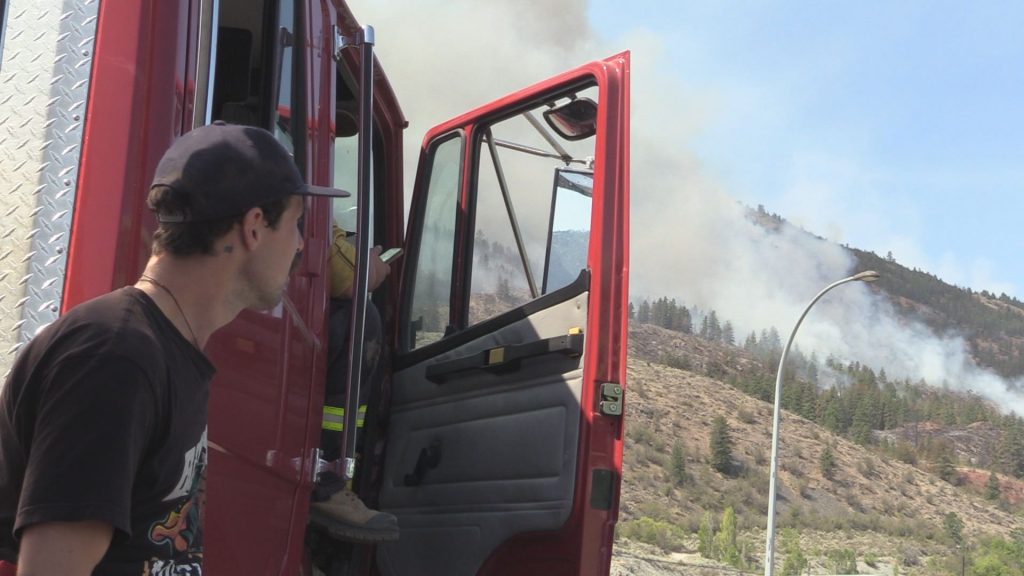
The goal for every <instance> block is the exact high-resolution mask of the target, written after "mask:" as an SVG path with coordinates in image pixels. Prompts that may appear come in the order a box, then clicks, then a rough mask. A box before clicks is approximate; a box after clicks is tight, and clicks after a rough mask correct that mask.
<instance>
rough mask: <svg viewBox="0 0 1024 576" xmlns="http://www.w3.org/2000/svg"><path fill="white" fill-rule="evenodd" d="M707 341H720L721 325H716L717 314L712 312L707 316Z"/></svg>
mask: <svg viewBox="0 0 1024 576" xmlns="http://www.w3.org/2000/svg"><path fill="white" fill-rule="evenodd" d="M707 339H708V340H713V341H716V342H717V341H719V340H721V339H722V325H721V324H719V323H718V313H717V312H715V311H714V310H712V311H711V313H710V314H708V335H707Z"/></svg>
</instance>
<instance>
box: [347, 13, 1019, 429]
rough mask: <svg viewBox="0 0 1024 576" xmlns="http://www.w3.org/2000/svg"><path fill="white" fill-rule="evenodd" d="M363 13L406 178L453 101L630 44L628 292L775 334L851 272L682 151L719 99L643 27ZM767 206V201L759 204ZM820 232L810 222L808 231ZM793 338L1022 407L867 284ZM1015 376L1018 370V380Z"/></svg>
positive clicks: (826, 245) (833, 297) (461, 105)
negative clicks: (613, 34) (757, 217)
mask: <svg viewBox="0 0 1024 576" xmlns="http://www.w3.org/2000/svg"><path fill="white" fill-rule="evenodd" d="M350 5H351V6H352V9H353V12H354V13H355V14H356V15H357V16H358V17H359V18H360V19H361V22H362V23H364V24H372V25H373V26H374V27H375V29H376V38H377V46H376V50H377V54H378V56H379V57H380V60H381V62H382V65H383V67H384V69H385V70H386V71H387V74H388V76H389V78H390V80H391V82H392V85H393V86H394V88H395V91H396V93H397V94H398V96H399V99H400V101H401V103H402V107H403V111H404V112H405V115H406V117H407V118H408V119H409V121H410V127H409V129H408V130H407V131H406V135H405V138H406V147H405V159H406V160H405V161H406V174H407V183H410V182H411V175H412V174H414V173H415V164H416V160H417V158H418V150H419V146H420V144H421V138H422V136H423V134H424V133H425V132H426V130H427V129H428V128H429V127H430V126H432V125H435V124H437V123H440V122H442V121H444V120H447V119H448V118H451V117H453V116H456V115H458V114H459V113H461V112H463V111H465V110H467V109H469V108H472V107H475V106H479V105H481V104H484V103H486V102H488V101H491V100H493V99H495V98H498V97H501V96H503V95H504V94H506V93H508V92H511V91H514V90H517V89H519V88H522V87H524V86H526V85H529V84H532V83H534V82H537V81H539V80H542V79H544V78H546V77H548V76H551V75H553V74H556V73H558V72H561V71H563V70H565V69H567V68H571V67H574V66H576V65H579V64H582V63H584V62H586V61H589V60H594V59H599V58H603V57H606V56H609V55H611V54H614V53H616V52H619V51H621V50H624V49H627V48H628V49H630V50H631V51H632V75H631V82H632V110H631V125H632V136H631V140H632V141H631V174H632V178H631V184H630V186H631V211H632V212H631V231H632V232H631V234H632V235H631V240H630V241H631V256H630V257H631V269H630V292H631V298H633V299H638V298H644V297H647V298H657V297H660V296H668V297H671V298H676V300H677V301H682V302H684V303H685V304H686V305H688V306H694V305H695V306H698V307H700V308H702V309H714V310H716V311H717V312H718V314H719V317H720V318H722V319H723V320H725V319H728V320H730V321H732V323H733V325H734V326H735V328H736V335H737V339H738V340H740V341H742V339H743V338H744V337H745V335H746V334H749V333H750V332H751V331H757V332H758V333H759V332H760V330H761V329H763V328H767V327H771V326H775V327H777V328H778V330H779V332H780V334H781V335H782V338H783V340H784V341H785V339H786V338H787V337H788V335H789V331H790V330H791V329H792V327H793V324H794V323H795V322H796V320H797V318H798V317H799V315H800V312H801V311H802V310H803V308H804V306H806V304H807V303H808V302H809V301H810V299H811V298H813V297H814V295H815V294H816V293H817V292H818V291H819V290H821V289H822V288H824V287H825V286H827V285H828V284H830V283H832V282H834V281H836V280H838V279H841V278H844V277H846V276H849V275H852V274H854V273H856V272H859V270H854V265H855V261H854V258H853V257H852V255H851V254H850V253H849V252H847V251H846V250H844V249H843V248H842V247H840V246H838V245H836V244H834V243H832V242H828V241H826V240H822V239H818V238H815V237H814V236H812V235H810V234H807V233H804V232H802V231H800V230H797V229H795V228H792V227H783V228H782V229H781V230H779V231H769V230H766V229H765V228H764V227H762V226H759V225H756V224H755V223H753V222H752V221H751V220H750V219H749V218H748V216H747V215H748V209H747V208H746V207H744V206H742V205H740V204H738V203H737V202H736V201H735V200H734V199H733V198H732V197H730V194H729V191H728V190H723V189H722V188H721V187H720V185H718V184H717V183H716V181H717V180H720V179H717V178H716V177H715V175H714V174H708V173H706V171H705V170H704V169H703V168H702V166H701V163H700V162H699V160H698V158H697V157H696V156H695V154H694V151H693V149H692V148H691V143H692V142H693V141H694V140H695V138H696V137H697V136H699V135H700V133H701V128H702V126H704V125H706V124H708V123H710V122H714V119H715V117H716V115H719V114H725V113H727V111H723V110H719V109H717V108H716V98H715V94H713V93H711V92H709V91H707V90H704V89H702V88H701V87H700V86H693V85H689V84H687V83H686V82H685V79H683V78H677V77H675V76H674V75H673V65H672V62H670V61H668V59H667V56H666V53H665V50H664V44H663V41H662V39H661V38H660V37H659V36H658V35H657V34H655V33H652V32H649V31H644V30H631V31H624V32H623V34H622V35H621V36H620V37H618V38H601V37H598V36H597V35H596V34H595V33H594V31H593V30H592V28H591V27H590V26H589V24H588V20H587V5H586V2H585V1H583V0H572V1H563V2H559V3H557V4H552V3H549V2H543V1H541V0H528V1H521V0H520V1H512V0H500V1H499V0H496V1H492V2H475V1H470V0H454V1H453V0H446V1H437V0H433V1H422V2H420V1H417V2H412V1H411V0H405V1H399V0H390V1H376V2H363V1H356V0H353V1H351V2H350ZM768 208H769V209H771V207H770V206H769V207H768ZM816 232H819V233H820V232H823V231H816ZM795 343H796V345H798V346H799V347H800V349H801V350H803V351H804V352H806V353H808V354H809V353H810V352H811V351H815V352H817V353H818V355H819V356H820V357H826V356H828V355H830V354H831V355H834V356H836V357H837V358H841V359H844V360H851V361H852V360H857V361H860V362H861V363H863V364H865V365H868V366H871V367H874V368H884V369H885V370H886V372H887V374H888V375H889V376H890V377H897V378H902V377H906V378H911V379H914V380H917V379H919V378H924V379H925V380H926V381H928V382H929V383H930V384H933V385H947V386H949V387H950V388H954V389H962V390H972V391H974V392H977V393H979V394H981V395H983V396H986V397H988V398H990V399H991V400H993V401H994V402H996V403H997V404H998V405H999V406H1003V407H1006V408H1008V409H1011V410H1013V411H1015V412H1016V413H1018V414H1024V399H1022V398H1021V397H1020V396H1019V395H1018V394H1016V393H1014V392H1010V391H1008V390H1009V388H1008V385H1009V383H1008V382H1006V381H1004V380H1002V379H1001V378H999V377H998V376H996V375H995V374H993V373H991V372H989V371H987V370H984V369H981V368H979V367H977V366H976V365H975V364H974V363H973V361H972V360H971V358H970V355H969V354H968V352H967V345H966V342H965V340H964V339H963V338H962V337H960V336H956V335H942V336H940V335H936V334H934V333H933V332H932V331H930V330H929V329H928V328H927V327H926V326H924V325H923V324H919V323H914V322H910V321H908V320H906V319H905V318H902V317H900V316H899V315H897V314H896V313H895V311H894V310H893V308H892V307H891V305H890V304H889V303H888V301H887V300H886V299H885V298H884V297H883V296H882V295H881V294H879V293H878V292H877V291H876V289H874V288H872V287H871V286H870V285H865V284H862V283H859V282H858V283H850V284H846V285H843V286H840V287H838V288H837V289H835V290H834V291H832V292H830V293H829V294H828V295H827V296H825V298H824V299H823V300H822V301H820V302H819V303H818V304H817V305H816V306H815V308H814V309H813V310H812V311H811V313H810V314H809V316H808V318H807V320H806V321H805V322H804V324H803V326H802V327H801V329H800V333H799V335H798V336H797V339H796V342H795ZM1016 384H1017V385H1021V384H1024V383H1022V382H1017V383H1016Z"/></svg>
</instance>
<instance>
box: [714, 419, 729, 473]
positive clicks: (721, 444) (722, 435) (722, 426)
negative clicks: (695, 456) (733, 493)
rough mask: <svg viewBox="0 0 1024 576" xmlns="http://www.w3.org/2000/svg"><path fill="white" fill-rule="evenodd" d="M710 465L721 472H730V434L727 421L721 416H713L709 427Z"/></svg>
mask: <svg viewBox="0 0 1024 576" xmlns="http://www.w3.org/2000/svg"><path fill="white" fill-rule="evenodd" d="M710 448H711V467H712V468H714V469H715V470H718V471H719V472H721V473H722V474H730V473H731V472H732V435H731V433H730V431H729V423H728V422H726V421H725V418H724V417H722V416H715V420H714V424H712V427H711V443H710Z"/></svg>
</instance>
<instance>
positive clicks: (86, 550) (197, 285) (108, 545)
mask: <svg viewBox="0 0 1024 576" xmlns="http://www.w3.org/2000/svg"><path fill="white" fill-rule="evenodd" d="M307 194H319V195H327V196H345V195H347V194H346V193H345V192H342V191H340V190H334V189H330V188H318V187H313V186H307V185H306V184H304V183H303V182H302V178H301V176H300V175H299V172H298V170H297V168H296V166H295V163H294V162H293V161H292V159H291V157H290V155H289V154H288V152H287V151H286V150H285V149H284V148H283V147H282V146H281V144H280V143H278V142H277V140H276V139H275V138H274V136H273V135H272V134H270V133H269V132H267V131H265V130H261V129H258V128H252V127H242V126H228V125H224V124H222V123H216V124H214V125H211V126H205V127H202V128H198V129H196V130H193V131H192V132H190V133H188V134H186V135H184V136H182V137H181V138H180V139H178V140H177V141H176V142H175V143H174V144H173V145H172V146H171V148H170V149H169V150H168V151H167V153H166V154H165V155H164V157H163V159H162V160H161V161H160V164H159V166H158V167H157V170H156V176H155V178H154V181H153V185H152V186H151V188H150V193H149V200H148V203H149V206H150V208H151V209H152V210H154V211H155V212H156V215H157V220H158V221H159V223H160V224H159V227H158V229H157V231H156V233H155V234H154V238H153V255H152V257H151V258H150V260H149V262H148V264H147V265H146V269H145V272H144V273H143V275H142V276H141V278H140V279H139V281H138V282H137V283H136V284H135V285H134V286H128V287H124V288H121V289H119V290H116V291H114V292H112V293H110V294H107V295H104V296H100V297H99V298H96V299H94V300H91V301H89V302H86V303H84V304H81V305H79V306H77V307H75V308H74V309H72V310H71V311H69V312H68V313H67V314H65V315H64V316H63V317H61V318H60V319H59V320H57V321H56V322H54V323H53V324H51V325H50V326H48V327H47V328H46V329H44V330H43V331H42V332H41V333H40V334H39V335H38V336H37V337H36V338H35V339H33V340H32V341H31V342H30V343H29V344H28V345H27V346H26V347H25V349H24V350H23V351H22V352H21V354H20V355H19V357H18V359H17V360H16V362H15V364H14V367H13V368H12V370H11V375H10V377H9V378H8V380H7V382H6V384H5V385H4V388H3V391H2V392H0V562H4V561H5V562H7V563H10V564H13V563H17V564H18V565H19V568H18V569H19V574H26V575H36V574H42V575H50V574H60V575H62V576H74V575H88V574H97V575H122V574H125V575H127V574H131V575H132V576H138V575H143V576H155V575H161V576H162V575H183V574H201V570H202V543H203V539H202V508H203V502H204V494H205V492H204V486H203V483H204V478H205V466H206V450H207V441H206V420H207V398H208V395H209V381H210V379H211V378H212V376H213V374H214V367H213V366H212V365H211V364H210V362H209V360H208V359H207V358H206V356H205V355H204V354H203V346H204V345H205V344H206V342H207V340H208V339H209V338H210V336H211V335H212V334H213V332H215V331H216V330H217V329H218V328H220V327H222V326H224V325H225V324H227V323H228V322H230V321H231V320H232V319H234V318H235V316H237V315H238V313H239V312H240V311H241V310H242V309H245V308H255V309H267V308H271V307H273V306H275V305H277V303H278V302H279V301H280V300H281V296H282V294H283V292H284V290H285V288H286V286H287V284H288V277H289V274H290V271H291V269H292V268H293V267H294V265H295V263H297V262H298V256H299V253H300V251H301V250H302V247H303V245H302V232H301V226H302V217H303V213H304V202H303V200H302V195H307Z"/></svg>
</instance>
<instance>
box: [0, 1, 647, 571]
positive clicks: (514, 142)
mask: <svg viewBox="0 0 1024 576" xmlns="http://www.w3.org/2000/svg"><path fill="white" fill-rule="evenodd" d="M2 17H3V21H2V28H0V29H2V31H3V35H2V36H0V38H2V39H0V182H3V188H4V190H3V194H2V196H0V375H4V376H5V375H6V374H7V372H8V371H9V369H10V365H11V362H12V361H13V358H14V356H15V355H16V354H17V351H18V350H19V349H20V347H21V346H22V345H23V344H24V343H25V342H27V341H28V340H29V339H30V338H31V337H32V336H33V334H35V333H36V332H37V331H38V330H39V329H40V328H41V327H43V326H45V325H46V324H48V323H49V322H52V321H53V320H54V319H55V318H56V317H57V316H58V315H59V314H60V313H62V312H63V311H65V310H67V309H69V308H70V307H72V306H74V305H76V304H78V303H80V302H82V301H84V300H86V299H89V298H92V297H95V296H97V295H100V294H103V293H105V292H108V291H110V290H112V289H115V288H117V287H120V286H123V285H126V284H131V283H133V282H134V281H135V280H136V278H137V277H138V275H139V273H140V272H141V270H142V268H143V266H144V264H145V262H146V260H147V258H148V255H149V253H148V238H149V237H150V233H151V232H152V230H153V228H154V220H153V218H152V216H151V215H150V214H149V213H148V211H147V210H146V209H145V205H144V204H145V196H146V191H147V188H148V183H149V181H150V179H151V177H152V174H153V171H154V168H155V166H156V163H157V161H158V160H159V158H160V156H161V154H162V153H163V152H164V150H166V148H167V147H168V146H169V144H170V143H171V142H172V141H173V140H174V139H175V138H177V137H179V136H180V135H181V134H183V133H185V132H187V131H188V130H191V129H192V128H194V127H197V126H200V125H204V124H207V123H210V122H213V121H215V120H225V121H227V122H233V123H240V124H250V125H257V126H262V127H264V128H267V129H270V130H272V131H273V132H274V133H275V134H276V135H277V137H278V138H279V139H280V140H281V141H282V142H283V143H285V145H286V146H288V147H289V149H290V150H292V151H293V154H294V157H295V161H296V163H297V164H298V166H299V168H300V170H301V171H302V172H303V174H304V175H305V177H306V178H307V180H308V181H310V182H312V183H315V184H322V185H332V186H336V187H341V188H345V189H348V190H351V191H353V195H352V198H350V199H346V201H340V200H335V201H334V202H333V203H332V201H330V200H328V199H309V200H307V202H308V204H307V206H306V210H307V218H306V222H307V224H306V228H305V236H306V237H305V246H306V248H305V251H304V254H303V256H302V262H301V265H300V266H299V268H298V269H297V270H296V271H295V273H294V276H293V278H292V280H291V283H290V286H289V289H288V292H287V295H286V297H285V299H284V301H283V303H282V304H281V305H279V306H278V307H277V308H276V309H274V310H271V311H268V312H253V311H247V312H244V313H243V314H242V315H241V316H240V317H239V318H238V319H237V320H235V321H234V322H233V323H231V324H230V325H229V326H227V327H226V328H224V329H223V330H221V331H220V332H219V333H218V334H216V335H215V337H214V338H213V340H211V342H210V344H209V346H208V347H207V350H206V352H207V354H208V355H209V356H210V357H211V359H212V360H213V362H214V363H215V364H216V366H217V367H218V374H217V376H216V378H215V380H214V383H213V390H212V394H211V400H210V423H209V446H210V448H209V460H210V463H209V478H208V484H207V485H208V492H207V508H206V513H205V542H206V554H205V570H206V572H207V573H208V574H214V575H217V576H220V575H254V574H266V575H289V576H291V575H295V574H313V573H321V572H322V573H325V574H360V575H362V574H382V575H403V574H418V575H438V576H442V575H443V576H456V575H462V574H467V575H472V574H479V575H484V574H487V575H499V574H501V575H524V576H525V575H541V574H543V575H580V576H582V575H587V576H590V575H595V574H607V573H608V571H609V563H610V559H611V553H612V538H613V531H614V526H615V521H616V517H617V514H618V500H619V487H620V478H621V467H622V441H623V408H622V407H623V391H624V388H625V377H626V302H627V293H626V290H627V281H628V253H629V250H628V232H629V230H628V215H629V210H628V206H629V204H628V182H629V149H628V142H629V54H628V53H622V54H618V55H615V56H612V57H610V58H607V59H605V60H601V61H595V62H591V63H588V64H585V65H583V66H580V67H579V68H576V69H574V70H570V71H568V72H565V73H563V74H560V75H558V76H556V77H554V78H550V79H548V80H545V81H543V82H539V83H537V84H535V85H533V86H530V87H528V88H526V89H523V90H521V91H519V92H516V93H514V94H511V95H509V96H506V97H504V98H501V99H499V100H496V101H494V102H492V103H490V104H487V105H484V106H481V107H480V108H477V109H476V110H473V111H470V112H467V113H466V114H463V115H461V116H459V117H457V118H455V119H453V120H450V121H448V122H445V123H443V124H441V125H439V126H437V127H435V128H433V129H432V130H430V131H429V132H428V133H427V134H426V136H425V137H424V139H423V144H422V147H421V149H420V153H419V155H420V158H419V168H418V170H417V173H416V174H415V181H414V185H413V196H412V200H411V204H410V206H411V207H410V209H409V214H408V218H407V219H406V216H405V214H404V211H405V208H404V206H405V202H404V197H403V189H404V186H403V174H402V165H403V162H402V136H403V134H402V132H403V129H404V128H405V126H406V120H405V118H404V116H403V114H402V111H401V109H400V108H399V105H398V101H397V99H396V96H395V94H394V93H393V91H392V89H391V87H390V85H389V83H388V80H387V77H386V76H385V75H384V74H383V73H382V72H381V71H380V69H379V68H378V67H377V62H376V60H375V58H374V57H373V41H374V39H373V30H372V28H370V27H365V28H363V27H360V26H359V25H358V24H357V22H356V20H355V18H354V17H353V15H352V13H351V12H350V10H349V9H348V7H347V6H346V5H345V4H344V2H343V0H189V1H180V0H149V1H139V0H81V1H76V2H58V1H56V0H7V2H5V3H4V7H3V14H2ZM443 66H444V64H443V63H437V67H438V70H437V72H438V73H443ZM450 84H451V87H450V88H451V90H458V89H459V79H458V78H457V77H452V78H451V81H450ZM332 221H334V222H337V223H338V224H339V225H341V226H342V227H344V228H346V229H347V230H351V231H355V232H358V234H357V237H358V238H360V250H364V251H365V250H366V249H367V246H369V245H371V244H381V245H383V246H385V247H394V246H401V247H403V248H404V250H405V254H404V255H403V256H402V257H401V258H400V259H399V260H397V261H396V263H395V264H394V265H393V270H394V273H393V274H392V275H391V276H390V277H389V279H388V281H387V283H386V284H385V285H384V286H383V287H382V288H380V289H378V290H377V291H375V292H374V293H373V294H372V295H369V296H367V295H365V294H362V295H357V297H356V304H355V306H356V312H355V313H354V314H353V316H354V317H355V318H356V321H355V324H356V328H357V329H358V324H359V318H360V317H361V315H362V310H363V307H365V305H366V299H367V298H372V299H373V302H374V303H375V304H376V306H377V308H378V309H379V310H380V311H381V314H382V317H383V319H384V324H385V331H386V344H387V346H386V351H385V355H384V368H385V372H386V374H385V376H384V382H385V383H384V390H383V391H382V393H380V394H378V395H376V396H379V397H374V398H372V400H371V403H370V410H369V415H368V416H367V426H366V427H365V428H362V429H359V433H360V434H362V435H363V436H362V446H363V450H362V454H361V460H360V464H359V466H358V467H356V468H355V472H356V474H355V478H354V486H355V489H356V490H357V491H358V493H359V494H360V495H361V496H362V497H363V498H364V500H366V501H367V502H368V503H369V504H371V505H373V506H376V507H379V508H380V509H382V510H387V511H389V512H391V513H394V514H395V515H396V516H397V517H398V519H399V524H400V527H401V536H400V538H399V539H398V541H396V542H390V543H386V544H380V545H377V546H352V545H348V544H344V543H340V542H336V541H334V540H332V539H330V538H328V537H326V536H325V535H323V534H317V533H315V532H314V531H313V530H311V529H308V528H307V516H308V508H309V502H310V492H311V487H312V485H313V482H314V477H315V475H316V473H317V471H318V469H321V468H322V467H323V466H324V463H323V462H322V461H320V459H319V457H318V455H319V452H318V448H317V445H318V442H319V438H320V433H321V422H322V410H323V404H324V379H325V372H326V369H325V364H326V362H325V350H326V343H325V339H326V337H327V333H326V324H327V316H328V312H327V310H328V303H329V302H328V299H329V296H328V287H327V282H328V280H327V279H328V274H327V260H328V258H327V254H328V246H329V243H330V240H331V226H332ZM359 273H360V274H363V275H365V270H363V269H360V270H359ZM364 285H365V284H364ZM353 340H354V341H353V343H352V345H353V346H354V347H356V348H358V347H359V346H360V338H355V339H353ZM356 356H358V350H356V351H355V356H354V357H356ZM349 385H350V386H351V383H350V384H349ZM364 400H365V399H364ZM351 402H352V401H351V400H350V403H351ZM349 408H350V409H349V410H348V412H347V413H348V414H349V415H350V418H353V420H350V421H351V422H354V416H353V415H354V413H355V410H353V409H351V408H352V407H351V406H349ZM355 430H356V427H355V426H349V427H348V431H349V432H348V435H347V436H346V438H345V446H346V454H349V455H351V454H352V452H353V450H352V447H353V441H352V436H353V435H354V434H355ZM342 468H346V467H345V466H342ZM347 469H350V468H347ZM69 481H71V480H70V479H69ZM325 558H326V559H327V560H324V559H325ZM314 565H316V566H315V567H314Z"/></svg>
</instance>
